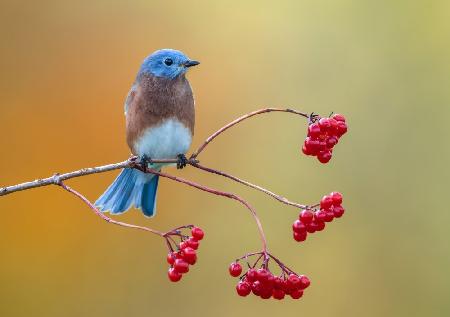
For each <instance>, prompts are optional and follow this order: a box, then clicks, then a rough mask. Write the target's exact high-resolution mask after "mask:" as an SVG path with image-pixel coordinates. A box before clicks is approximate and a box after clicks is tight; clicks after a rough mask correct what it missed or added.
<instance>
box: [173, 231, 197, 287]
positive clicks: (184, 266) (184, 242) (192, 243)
mask: <svg viewBox="0 0 450 317" xmlns="http://www.w3.org/2000/svg"><path fill="white" fill-rule="evenodd" d="M180 236H181V242H180V243H179V244H178V251H173V250H172V251H171V252H170V253H169V254H167V263H169V264H170V268H169V271H168V272H167V275H168V277H169V280H171V281H172V282H178V281H179V280H181V277H182V276H183V274H184V273H187V272H189V265H194V264H195V263H196V262H197V251H196V250H197V249H198V247H199V244H200V240H202V239H203V236H204V233H203V230H202V229H200V228H198V227H193V228H192V230H191V236H190V237H186V236H182V235H180ZM169 245H170V242H169ZM170 248H172V247H171V246H170Z"/></svg>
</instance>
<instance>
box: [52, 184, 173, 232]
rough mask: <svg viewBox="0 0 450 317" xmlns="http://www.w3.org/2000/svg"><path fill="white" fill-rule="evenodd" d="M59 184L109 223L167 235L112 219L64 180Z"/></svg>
mask: <svg viewBox="0 0 450 317" xmlns="http://www.w3.org/2000/svg"><path fill="white" fill-rule="evenodd" d="M57 185H59V186H61V187H62V188H64V189H65V190H67V191H68V192H69V193H71V194H73V195H75V196H76V197H78V198H80V199H81V200H82V201H83V202H84V203H85V204H86V205H88V206H89V208H91V209H92V211H93V212H94V213H95V214H96V215H97V216H99V217H100V218H102V219H103V220H105V221H106V222H109V223H113V224H115V225H119V226H122V227H127V228H133V229H139V230H144V231H148V232H151V233H153V234H156V235H159V236H161V237H165V234H164V233H162V232H160V231H158V230H154V229H151V228H147V227H143V226H137V225H132V224H129V223H126V222H121V221H117V220H114V219H111V218H109V217H107V216H106V215H105V214H104V213H102V212H101V211H100V210H98V209H97V208H96V207H95V206H94V204H93V203H91V202H90V201H89V200H88V199H87V198H86V197H84V196H83V195H82V194H80V193H79V192H77V191H76V190H75V189H72V188H71V187H69V186H67V185H66V184H64V183H63V182H62V181H59V183H58V184H57Z"/></svg>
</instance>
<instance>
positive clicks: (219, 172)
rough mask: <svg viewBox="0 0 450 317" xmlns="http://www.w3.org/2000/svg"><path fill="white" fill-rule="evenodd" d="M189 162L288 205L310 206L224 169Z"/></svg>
mask: <svg viewBox="0 0 450 317" xmlns="http://www.w3.org/2000/svg"><path fill="white" fill-rule="evenodd" d="M189 164H190V165H191V166H193V167H196V168H198V169H201V170H203V171H206V172H208V173H213V174H216V175H220V176H223V177H226V178H229V179H231V180H234V181H235V182H238V183H240V184H243V185H245V186H248V187H251V188H253V189H256V190H259V191H260V192H263V193H265V194H267V195H269V196H271V197H273V198H275V199H276V200H278V201H279V202H282V203H283V204H286V205H289V206H294V207H297V208H300V209H306V208H308V206H306V205H301V204H298V203H295V202H292V201H290V200H288V199H287V198H285V197H283V196H280V195H277V194H275V193H273V192H271V191H270V190H268V189H265V188H264V187H261V186H258V185H255V184H252V183H250V182H248V181H246V180H243V179H240V178H238V177H236V176H233V175H230V174H227V173H225V172H222V171H219V170H215V169H212V168H209V167H206V166H203V165H200V164H199V163H195V162H193V163H189Z"/></svg>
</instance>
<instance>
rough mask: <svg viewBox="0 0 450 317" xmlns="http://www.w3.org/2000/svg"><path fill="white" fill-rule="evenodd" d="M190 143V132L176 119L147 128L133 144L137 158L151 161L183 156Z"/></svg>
mask: <svg viewBox="0 0 450 317" xmlns="http://www.w3.org/2000/svg"><path fill="white" fill-rule="evenodd" d="M191 142H192V134H191V131H190V130H189V129H188V128H187V127H186V126H185V125H184V124H183V123H181V122H180V121H178V120H177V119H168V120H165V121H164V122H162V123H161V124H160V125H159V126H156V127H152V128H148V129H147V130H146V131H145V132H144V134H143V135H142V136H141V137H140V138H139V140H138V141H137V142H136V143H135V146H134V148H135V150H136V152H137V153H136V154H137V155H138V156H143V155H146V156H147V157H149V158H151V159H164V158H176V156H177V155H178V154H185V153H186V152H187V151H188V149H189V147H190V146H191Z"/></svg>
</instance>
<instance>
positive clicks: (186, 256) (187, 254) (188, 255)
mask: <svg viewBox="0 0 450 317" xmlns="http://www.w3.org/2000/svg"><path fill="white" fill-rule="evenodd" d="M182 257H183V260H185V261H186V262H187V263H189V264H191V265H193V264H195V262H197V252H195V250H194V249H193V248H191V247H187V248H185V249H183V252H182Z"/></svg>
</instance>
